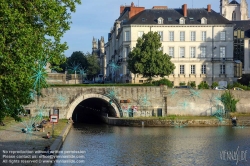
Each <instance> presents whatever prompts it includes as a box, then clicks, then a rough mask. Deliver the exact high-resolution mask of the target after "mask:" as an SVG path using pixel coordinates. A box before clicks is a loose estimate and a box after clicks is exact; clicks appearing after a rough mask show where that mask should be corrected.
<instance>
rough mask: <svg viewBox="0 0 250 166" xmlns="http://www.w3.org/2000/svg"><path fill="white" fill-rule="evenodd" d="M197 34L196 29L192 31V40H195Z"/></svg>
mask: <svg viewBox="0 0 250 166" xmlns="http://www.w3.org/2000/svg"><path fill="white" fill-rule="evenodd" d="M195 38H196V35H195V31H191V41H195Z"/></svg>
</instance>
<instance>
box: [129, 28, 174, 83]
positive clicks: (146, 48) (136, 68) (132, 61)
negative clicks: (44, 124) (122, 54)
mask: <svg viewBox="0 0 250 166" xmlns="http://www.w3.org/2000/svg"><path fill="white" fill-rule="evenodd" d="M160 48H161V42H160V36H159V35H158V33H157V32H152V31H150V32H149V33H147V34H143V36H142V38H138V40H137V44H136V47H134V48H133V50H132V51H131V52H130V53H129V55H128V57H129V59H128V69H129V70H130V71H131V72H132V73H134V74H135V73H138V74H142V75H143V77H148V78H149V80H150V81H151V80H152V77H154V76H161V77H164V76H168V75H169V74H171V73H172V71H173V70H174V69H175V65H174V64H173V63H172V62H171V61H170V59H171V57H170V56H168V55H167V54H163V51H162V50H161V49H160Z"/></svg>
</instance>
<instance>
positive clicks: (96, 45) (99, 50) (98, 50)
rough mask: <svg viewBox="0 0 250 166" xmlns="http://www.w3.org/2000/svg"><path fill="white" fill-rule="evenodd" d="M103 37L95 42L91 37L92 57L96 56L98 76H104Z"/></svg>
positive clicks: (104, 55)
mask: <svg viewBox="0 0 250 166" xmlns="http://www.w3.org/2000/svg"><path fill="white" fill-rule="evenodd" d="M104 45H105V42H104V37H103V36H102V37H101V39H100V40H99V39H98V41H96V39H95V38H94V37H93V40H92V55H93V54H95V55H96V56H97V59H98V61H99V64H100V67H101V71H100V74H103V76H105V75H106V54H105V50H104Z"/></svg>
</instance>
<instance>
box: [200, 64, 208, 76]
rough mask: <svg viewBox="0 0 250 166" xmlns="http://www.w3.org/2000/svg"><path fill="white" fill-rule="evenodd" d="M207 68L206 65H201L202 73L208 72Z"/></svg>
mask: <svg viewBox="0 0 250 166" xmlns="http://www.w3.org/2000/svg"><path fill="white" fill-rule="evenodd" d="M206 68H207V66H206V65H201V74H206V73H207V70H206Z"/></svg>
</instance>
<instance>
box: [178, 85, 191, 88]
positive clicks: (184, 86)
mask: <svg viewBox="0 0 250 166" xmlns="http://www.w3.org/2000/svg"><path fill="white" fill-rule="evenodd" d="M175 88H182V89H193V88H192V87H191V86H186V85H182V86H176V87H175Z"/></svg>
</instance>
